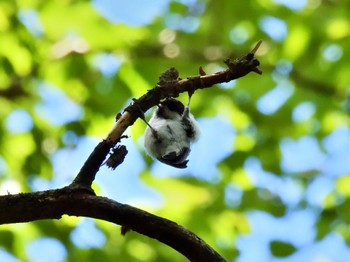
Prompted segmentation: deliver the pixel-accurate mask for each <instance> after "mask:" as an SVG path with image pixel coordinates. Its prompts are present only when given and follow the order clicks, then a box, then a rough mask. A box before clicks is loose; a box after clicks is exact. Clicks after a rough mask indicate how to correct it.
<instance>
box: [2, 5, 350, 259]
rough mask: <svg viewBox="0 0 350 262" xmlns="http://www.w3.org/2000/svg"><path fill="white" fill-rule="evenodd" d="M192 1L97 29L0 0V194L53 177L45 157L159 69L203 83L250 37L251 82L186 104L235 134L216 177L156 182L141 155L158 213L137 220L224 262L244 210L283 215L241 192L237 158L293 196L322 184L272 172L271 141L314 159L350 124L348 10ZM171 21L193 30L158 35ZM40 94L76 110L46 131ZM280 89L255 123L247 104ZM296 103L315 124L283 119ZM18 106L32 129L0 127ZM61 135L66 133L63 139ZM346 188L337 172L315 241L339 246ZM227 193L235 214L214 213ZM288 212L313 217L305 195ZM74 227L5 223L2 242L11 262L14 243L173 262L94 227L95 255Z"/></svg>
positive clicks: (279, 205)
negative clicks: (186, 234) (302, 147)
mask: <svg viewBox="0 0 350 262" xmlns="http://www.w3.org/2000/svg"><path fill="white" fill-rule="evenodd" d="M190 2H191V4H189V6H187V5H185V4H182V3H181V1H171V2H170V3H169V5H168V8H167V9H166V10H164V12H163V13H161V14H160V15H159V16H157V17H155V19H154V20H153V22H152V23H150V24H148V25H145V26H139V27H136V26H128V25H126V24H122V23H111V22H109V21H108V20H107V19H105V18H104V17H103V16H102V15H101V14H99V13H98V12H97V11H96V10H95V9H94V7H93V5H92V3H91V2H90V1H73V0H66V1H35V0H21V1H6V0H2V1H0V65H1V68H0V105H1V106H0V183H1V186H0V188H1V190H2V191H1V193H2V194H6V191H7V190H8V189H7V188H8V186H9V185H11V187H10V188H11V190H14V191H16V189H17V190H18V191H30V190H31V188H30V186H29V183H30V181H31V180H32V179H33V177H36V176H40V177H41V178H43V179H45V180H49V179H52V178H53V177H54V176H55V174H54V171H53V169H52V162H51V161H52V159H51V158H50V156H51V155H52V154H53V153H54V152H55V151H57V150H58V149H61V148H65V147H67V148H69V147H74V146H75V144H74V143H75V140H74V137H75V136H77V137H79V136H83V135H84V136H85V135H87V136H95V137H99V138H103V137H105V135H106V134H107V133H108V131H109V128H110V127H112V125H113V121H114V118H115V115H116V114H117V113H118V112H119V111H121V110H122V109H123V107H124V106H125V105H126V104H127V103H128V101H129V99H130V98H132V97H138V96H140V95H142V94H144V93H145V92H146V91H147V90H148V89H150V88H152V87H153V86H154V85H155V83H156V82H157V81H158V76H159V75H160V73H161V72H163V71H165V70H166V69H167V68H169V67H171V66H174V67H176V68H177V69H178V70H179V72H180V77H187V76H191V75H197V74H198V67H199V66H203V67H204V69H205V70H206V72H207V73H213V72H215V71H217V70H219V69H220V68H221V67H222V66H223V63H222V60H223V59H225V58H227V57H232V58H234V57H237V56H239V55H242V54H244V53H246V52H247V51H249V50H250V49H251V47H252V46H253V45H254V44H255V43H256V42H257V41H258V40H260V39H263V41H264V42H263V45H262V47H261V49H260V50H259V52H258V54H257V55H258V57H259V60H260V61H261V69H262V71H263V75H262V76H258V75H256V74H250V75H248V76H246V77H244V78H242V79H239V80H237V81H236V82H235V83H234V84H232V86H233V85H234V87H233V88H222V87H218V86H216V87H213V88H211V89H207V90H202V91H198V92H196V93H195V95H194V98H193V101H192V112H193V114H194V115H195V116H196V117H212V116H217V115H220V116H222V117H224V118H225V119H226V120H227V121H228V122H229V123H230V124H231V125H232V126H233V127H234V128H235V130H236V137H235V140H234V145H232V148H233V147H234V148H235V151H234V152H233V153H232V154H231V155H229V156H227V157H226V158H225V159H224V160H223V161H221V162H220V163H219V164H218V168H219V172H220V177H221V179H220V180H219V181H217V182H216V183H210V182H204V181H201V180H200V179H195V178H192V177H191V174H189V175H188V176H186V177H180V178H155V177H153V176H152V175H151V174H150V173H149V171H148V169H149V166H150V164H151V163H150V159H149V158H147V157H145V160H146V161H147V164H148V166H147V167H146V169H145V171H144V172H143V173H142V174H141V176H140V179H143V180H144V181H145V182H146V183H147V184H148V185H149V186H151V187H153V188H155V189H156V190H158V191H159V192H160V193H161V194H162V196H163V197H164V206H163V207H161V208H158V209H156V208H155V209H153V210H152V208H150V209H148V210H150V211H152V212H154V213H155V214H157V215H160V216H164V217H166V218H169V219H172V220H174V221H176V222H177V223H179V224H181V225H184V226H185V227H187V228H189V229H191V230H192V231H194V232H195V233H196V234H198V235H199V236H200V237H201V238H203V239H204V240H205V241H207V242H208V243H209V244H210V245H212V246H213V247H214V248H215V249H216V250H218V251H219V253H221V254H222V255H223V256H224V257H225V258H227V259H228V260H231V261H232V260H233V259H234V258H236V257H237V256H238V255H239V251H238V250H237V249H236V248H235V243H236V240H237V238H238V237H239V236H241V235H245V234H247V233H249V232H250V230H251V228H250V224H249V221H248V219H247V216H246V214H247V212H250V211H254V210H262V211H264V212H267V213H269V214H271V215H273V216H276V217H281V216H283V215H285V214H286V212H287V210H289V211H290V210H291V207H289V206H287V205H286V203H284V202H283V201H282V200H281V199H280V197H279V196H278V195H275V194H274V193H273V192H270V191H269V190H268V189H266V188H259V186H257V185H256V184H255V183H254V181H251V179H250V178H249V176H247V173H246V170H245V169H244V163H245V162H246V160H247V159H248V158H250V157H252V156H254V157H255V158H257V159H259V160H260V162H261V164H262V168H263V169H264V170H266V171H268V172H271V173H272V174H274V175H276V176H279V177H285V178H288V179H292V180H293V181H296V182H297V183H298V184H299V185H300V186H301V188H302V190H303V191H304V192H305V191H306V189H307V187H308V185H310V183H311V182H312V181H313V180H314V179H315V178H316V177H317V176H321V175H325V176H327V174H324V173H323V174H321V171H320V170H305V171H303V172H286V171H285V170H283V168H282V167H281V161H282V153H281V146H280V143H281V141H282V140H283V139H284V138H292V139H295V140H298V139H300V138H301V137H304V136H310V137H314V138H316V139H317V141H318V145H319V146H320V148H321V149H322V150H324V149H323V146H322V145H323V144H322V141H323V139H324V138H325V137H326V136H328V135H329V134H331V133H332V132H334V131H335V130H336V129H338V128H340V127H347V126H348V124H349V122H348V121H349V120H348V115H347V113H346V110H349V104H346V96H347V95H348V94H347V92H348V88H349V85H350V74H349V72H350V64H349V62H348V57H349V56H350V48H349V36H350V22H349V16H348V15H349V13H348V10H349V8H350V6H349V1H308V3H307V4H306V6H305V7H303V8H302V9H300V10H291V9H289V8H287V7H286V6H283V5H280V4H277V3H275V2H273V1H265V0H255V1H214V0H211V1H210V0H206V1H204V0H203V1H190ZM321 3H322V4H321ZM26 12H27V13H26ZM28 12H33V14H35V15H36V16H37V21H39V22H38V24H35V23H33V21H31V22H30V25H26V24H25V22H23V19H22V17H23V14H27V16H28ZM131 15H132V12H131ZM174 15H176V16H177V17H179V18H180V21H182V20H183V21H187V20H186V19H189V18H191V19H194V20H195V21H197V22H198V28H195V29H194V30H192V31H191V30H188V31H187V30H186V23H185V22H184V25H185V26H184V28H180V29H171V28H169V27H168V28H167V21H168V19H169V18H170V17H172V16H174ZM266 17H275V18H278V19H279V20H280V21H282V22H283V23H284V24H285V26H286V28H287V31H286V35H285V36H284V37H282V38H279V36H277V37H276V36H273V35H270V34H269V33H267V32H266V30H264V29H263V28H262V26H261V21H262V19H264V18H266ZM34 21H35V20H34ZM175 24H176V23H175ZM190 25H191V24H189V25H188V26H189V27H190ZM271 30H272V31H273V29H271ZM282 34H283V32H282ZM101 55H102V56H103V55H107V56H108V55H111V56H112V57H113V58H114V59H116V61H117V62H118V63H119V65H118V66H117V67H118V69H115V71H116V72H117V73H116V74H114V73H113V72H107V73H106V72H103V71H102V70H100V68H99V66H98V62H96V61H98V60H97V59H98V58H99V57H100V56H101ZM43 83H48V84H50V85H52V86H54V87H55V88H57V89H58V90H59V91H60V92H62V93H63V94H64V95H65V96H66V97H67V99H69V100H71V101H73V102H74V103H76V104H77V105H79V106H80V107H82V112H83V113H82V114H81V115H80V116H79V117H78V118H77V119H75V120H72V121H69V122H68V123H64V124H54V123H55V120H57V119H53V118H55V117H54V116H50V117H44V115H43V114H42V113H43V112H42V111H40V110H39V109H38V107H37V105H38V104H40V103H42V101H43V97H42V96H41V95H40V87H39V86H40V85H41V84H43ZM281 83H290V84H291V85H293V86H294V88H293V91H292V95H291V96H290V98H289V99H287V100H286V102H285V103H283V105H282V106H281V107H280V108H279V109H278V110H276V112H273V113H271V114H263V113H261V110H258V108H257V101H259V99H260V98H261V97H263V96H264V95H265V94H267V93H268V92H269V91H271V90H272V89H274V88H275V87H276V85H278V84H281ZM181 99H183V100H184V101H185V100H186V98H185V97H181ZM304 102H311V103H312V104H313V106H314V108H315V112H314V114H313V115H311V116H310V117H309V118H306V120H305V121H299V122H297V121H294V120H293V112H294V111H295V108H296V107H297V106H299V105H300V104H301V103H304ZM348 103H349V102H348ZM18 109H22V110H24V111H26V112H28V113H29V115H30V117H31V119H32V122H33V126H32V127H31V128H28V130H25V131H24V132H13V131H11V130H9V128H8V126H9V123H8V116H9V115H11V114H12V113H13V112H14V111H16V110H18ZM60 110H63V109H62V108H61V109H60ZM302 115H303V114H302ZM252 129H254V130H255V131H252ZM143 130H144V125H143V123H141V124H139V123H136V124H135V126H134V127H133V129H132V135H133V139H134V140H135V143H136V141H138V139H139V138H140V137H141V135H142V133H143ZM219 131H220V130H218V132H219ZM67 134H68V136H67ZM69 134H73V138H72V137H71V140H69V137H70V136H69ZM67 139H68V140H67ZM67 141H68V142H67ZM345 142H346V141H344V143H345ZM140 150H142V149H141V148H140ZM209 151H210V150H209ZM82 153H84V154H86V155H87V154H88V152H82ZM324 153H325V154H327V155H328V154H329V153H328V152H326V151H324ZM348 153H349V150H348ZM348 160H349V158H348ZM348 164H349V163H348ZM295 166H296V167H297V166H298V163H295ZM71 175H72V176H73V175H74V174H71ZM125 175H127V174H125ZM349 177H350V174H346V173H344V174H341V175H338V176H335V177H331V180H332V181H333V182H334V183H335V187H334V188H333V189H332V190H331V192H329V193H328V194H327V196H326V197H325V199H324V201H323V202H322V205H321V207H318V210H319V209H320V210H319V211H320V214H319V216H318V221H317V225H316V229H317V237H316V238H315V241H317V240H320V239H322V238H323V237H325V236H326V235H328V234H329V233H330V232H333V231H334V232H337V233H338V234H339V235H340V236H341V237H343V238H344V240H345V242H346V243H347V244H348V245H349V243H350V235H349V223H350V218H349V213H350V207H349V201H350V200H349V197H350V191H349V188H350V186H349V183H350V180H349V179H350V178H349ZM227 185H234V186H235V187H237V188H239V189H240V190H241V191H242V198H241V201H240V203H239V205H236V206H234V207H232V206H230V205H228V203H226V202H225V188H226V186H227ZM130 187H131V188H132V185H130ZM11 190H10V193H15V192H13V191H11ZM116 200H117V201H118V199H116ZM294 208H296V209H304V208H305V209H307V208H310V209H313V208H315V209H317V208H316V207H313V206H312V204H310V203H308V202H307V200H306V198H305V196H304V197H303V198H302V200H301V201H300V202H299V203H297V206H296V207H294ZM79 221H80V219H77V218H68V217H64V218H63V219H61V220H59V221H40V222H33V223H28V224H21V225H4V226H1V227H0V245H1V247H2V248H4V249H5V250H7V251H8V252H10V253H12V254H13V255H14V256H15V257H17V258H18V259H20V260H21V261H28V257H27V254H26V252H25V246H26V245H27V244H28V243H30V241H32V240H34V239H36V238H38V237H40V236H45V237H53V238H56V239H58V240H59V241H61V242H62V243H63V244H64V246H65V248H66V249H67V253H68V255H67V258H66V261H97V260H101V261H115V260H119V261H184V258H183V257H182V256H181V255H179V254H177V253H176V252H175V251H173V250H171V249H170V248H168V247H166V246H165V245H163V244H161V243H158V242H157V241H154V240H152V239H148V238H146V237H144V236H139V235H137V234H136V233H128V234H127V235H126V237H122V236H121V235H120V234H119V228H118V227H117V226H115V225H110V224H109V223H105V222H103V221H96V225H97V227H98V228H99V229H100V230H101V231H102V232H104V234H105V237H106V239H107V241H106V242H105V244H104V245H103V247H101V248H97V247H94V248H81V247H77V246H76V245H75V244H74V243H73V242H72V240H71V238H70V234H71V232H72V231H73V230H74V228H75V227H76V225H77V224H78V222H79ZM270 249H271V252H272V254H273V255H275V256H277V257H284V256H289V255H290V254H292V253H294V252H295V251H296V250H297V247H295V246H293V245H292V244H290V243H286V242H283V240H276V241H273V242H271V243H270Z"/></svg>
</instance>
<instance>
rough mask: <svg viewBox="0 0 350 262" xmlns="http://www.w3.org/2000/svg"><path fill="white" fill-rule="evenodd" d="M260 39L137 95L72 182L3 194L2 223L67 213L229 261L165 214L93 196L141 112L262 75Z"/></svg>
mask: <svg viewBox="0 0 350 262" xmlns="http://www.w3.org/2000/svg"><path fill="white" fill-rule="evenodd" d="M260 44H261V41H259V42H258V44H257V45H256V46H255V47H254V49H253V50H252V51H251V52H249V53H248V54H246V55H244V56H242V57H241V58H239V59H236V60H235V61H231V60H226V61H225V63H226V65H227V66H228V69H226V70H223V71H220V72H217V73H214V74H210V75H206V74H205V73H204V71H203V70H202V69H201V68H200V70H199V72H200V76H195V77H189V78H187V79H177V80H175V81H172V82H171V83H166V84H161V85H157V86H156V87H155V88H153V89H151V90H149V91H148V92H147V93H146V94H145V95H143V96H142V97H140V98H139V99H135V100H134V102H133V103H132V104H130V105H129V106H128V107H127V108H126V109H125V110H124V112H123V114H121V115H120V117H118V119H117V122H116V124H115V126H114V127H113V129H112V130H111V131H110V133H109V134H108V135H107V137H106V139H104V140H103V141H101V142H100V143H99V144H98V145H97V146H96V148H95V149H94V151H93V152H92V153H91V154H90V156H89V158H88V159H87V160H86V162H85V163H84V165H83V166H82V168H81V170H80V171H79V173H78V175H77V176H76V178H75V179H74V181H73V182H72V183H71V184H70V185H69V186H67V187H64V188H61V189H57V190H48V191H42V192H33V193H25V194H16V195H5V196H0V210H1V212H0V224H6V223H19V222H29V221H34V220H39V219H59V218H61V216H62V215H64V214H66V215H71V216H86V217H92V218H97V219H102V220H105V221H110V222H112V223H115V224H118V225H121V226H122V229H123V230H122V231H123V232H122V233H126V232H127V231H128V230H133V231H136V232H138V233H140V234H144V235H146V236H149V237H151V238H155V239H157V240H159V241H160V242H162V243H164V244H166V245H169V246H170V247H172V248H174V249H175V250H177V251H178V252H180V253H181V254H183V255H184V256H186V257H187V258H188V259H189V260H190V261H213V262H216V261H225V260H224V259H223V258H222V257H221V256H220V255H219V254H218V253H217V252H216V251H215V250H213V249H212V248H211V247H210V246H208V245H207V244H206V243H205V242H204V241H203V240H201V239H200V238H199V237H198V236H196V235H195V234H194V233H192V232H190V231H189V230H187V229H185V228H183V227H181V226H179V225H177V224H176V223H174V222H172V221H170V220H167V219H165V218H161V217H157V216H155V215H152V214H150V213H147V212H145V211H142V210H140V209H137V208H134V207H131V206H128V205H124V204H120V203H118V202H116V201H114V200H111V199H108V198H104V197H98V196H95V193H94V191H93V190H92V189H91V185H92V183H93V181H94V180H95V176H96V174H97V172H98V170H99V168H100V166H101V165H102V163H103V161H104V160H105V158H106V156H107V155H108V153H109V152H110V149H111V148H113V147H115V146H116V144H117V143H118V142H119V141H120V139H121V138H122V135H123V133H124V131H125V130H126V129H127V128H128V127H129V126H131V125H132V124H133V123H134V122H135V121H136V119H137V118H138V117H140V116H141V114H140V111H143V112H146V111H147V110H148V109H150V108H151V107H153V106H155V105H157V104H159V102H160V101H161V100H162V99H164V98H167V97H177V96H178V95H179V94H180V93H182V92H190V93H192V92H194V91H195V90H197V89H203V88H208V87H211V86H213V85H215V84H218V83H224V82H229V81H231V80H233V79H237V78H240V77H243V76H245V75H247V74H248V73H250V72H255V73H258V74H261V71H260V70H259V69H258V66H259V61H258V60H257V59H255V57H254V56H255V52H256V50H257V49H258V48H259V46H260Z"/></svg>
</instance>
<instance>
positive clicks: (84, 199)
mask: <svg viewBox="0 0 350 262" xmlns="http://www.w3.org/2000/svg"><path fill="white" fill-rule="evenodd" d="M0 210H1V214H0V224H7V223H19V222H29V221H35V220H41V219H60V218H61V217H62V215H70V216H83V217H91V218H97V219H101V220H105V221H109V222H112V223H114V224H117V225H122V226H123V227H122V228H124V230H125V229H126V230H133V231H135V232H138V233H140V234H143V235H146V236H148V237H151V238H155V239H157V240H159V241H160V242H162V243H164V244H167V245H168V246H170V247H172V248H174V249H175V250H177V251H179V252H180V253H182V254H183V255H184V256H186V257H187V258H188V259H189V260H190V261H198V262H203V261H212V262H216V261H218V262H219V261H225V260H224V259H223V258H222V257H221V256H220V255H219V254H218V253H217V252H216V251H215V250H213V249H212V248H211V247H209V246H208V245H207V244H206V243H205V242H204V241H203V240H201V239H200V238H199V237H197V236H196V235H195V234H193V233H192V232H190V231H189V230H187V229H186V228H184V227H182V226H180V225H178V224H176V223H174V222H172V221H170V220H168V219H165V218H162V217H158V216H155V215H152V214H150V213H148V212H146V211H143V210H140V209H138V208H135V207H132V206H129V205H125V204H121V203H118V202H116V201H113V200H111V199H108V198H105V197H99V196H94V195H92V194H88V193H86V192H84V191H79V190H74V189H73V190H72V189H71V188H69V187H65V188H62V189H57V190H48V191H42V192H34V193H25V194H23V193H22V194H16V195H6V196H1V197H0ZM124 233H125V231H124Z"/></svg>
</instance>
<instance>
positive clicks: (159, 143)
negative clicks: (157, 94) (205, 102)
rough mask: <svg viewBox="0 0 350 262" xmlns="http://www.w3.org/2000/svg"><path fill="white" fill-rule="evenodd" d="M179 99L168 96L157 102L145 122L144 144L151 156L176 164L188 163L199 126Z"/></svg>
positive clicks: (180, 165)
mask: <svg viewBox="0 0 350 262" xmlns="http://www.w3.org/2000/svg"><path fill="white" fill-rule="evenodd" d="M189 103H190V99H189V101H188V105H187V106H186V107H185V106H184V105H183V104H182V103H181V102H180V101H178V100H176V99H173V98H168V99H166V100H164V101H163V102H161V103H160V104H159V105H158V109H157V110H156V111H155V112H154V113H153V116H152V118H151V120H150V121H149V123H147V122H146V124H147V128H146V132H145V141H144V143H145V148H146V150H147V152H148V154H149V155H150V156H152V157H153V158H156V159H158V160H159V161H161V162H163V163H165V164H167V165H170V166H173V167H177V168H186V167H187V163H188V160H187V157H188V155H189V154H190V151H191V148H190V145H191V143H193V142H195V141H196V140H197V139H198V137H199V133H200V131H199V128H198V125H197V123H196V120H195V119H194V117H193V115H192V114H191V113H190V110H189Z"/></svg>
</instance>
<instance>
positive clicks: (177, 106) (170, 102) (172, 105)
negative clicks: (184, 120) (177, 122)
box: [161, 98, 185, 115]
mask: <svg viewBox="0 0 350 262" xmlns="http://www.w3.org/2000/svg"><path fill="white" fill-rule="evenodd" d="M161 104H162V105H164V106H166V107H168V108H169V110H171V111H174V112H177V113H179V114H180V115H181V114H182V113H183V112H184V110H185V107H184V105H183V104H182V103H181V102H180V101H178V100H176V99H173V98H168V99H167V100H165V101H163V102H161Z"/></svg>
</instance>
